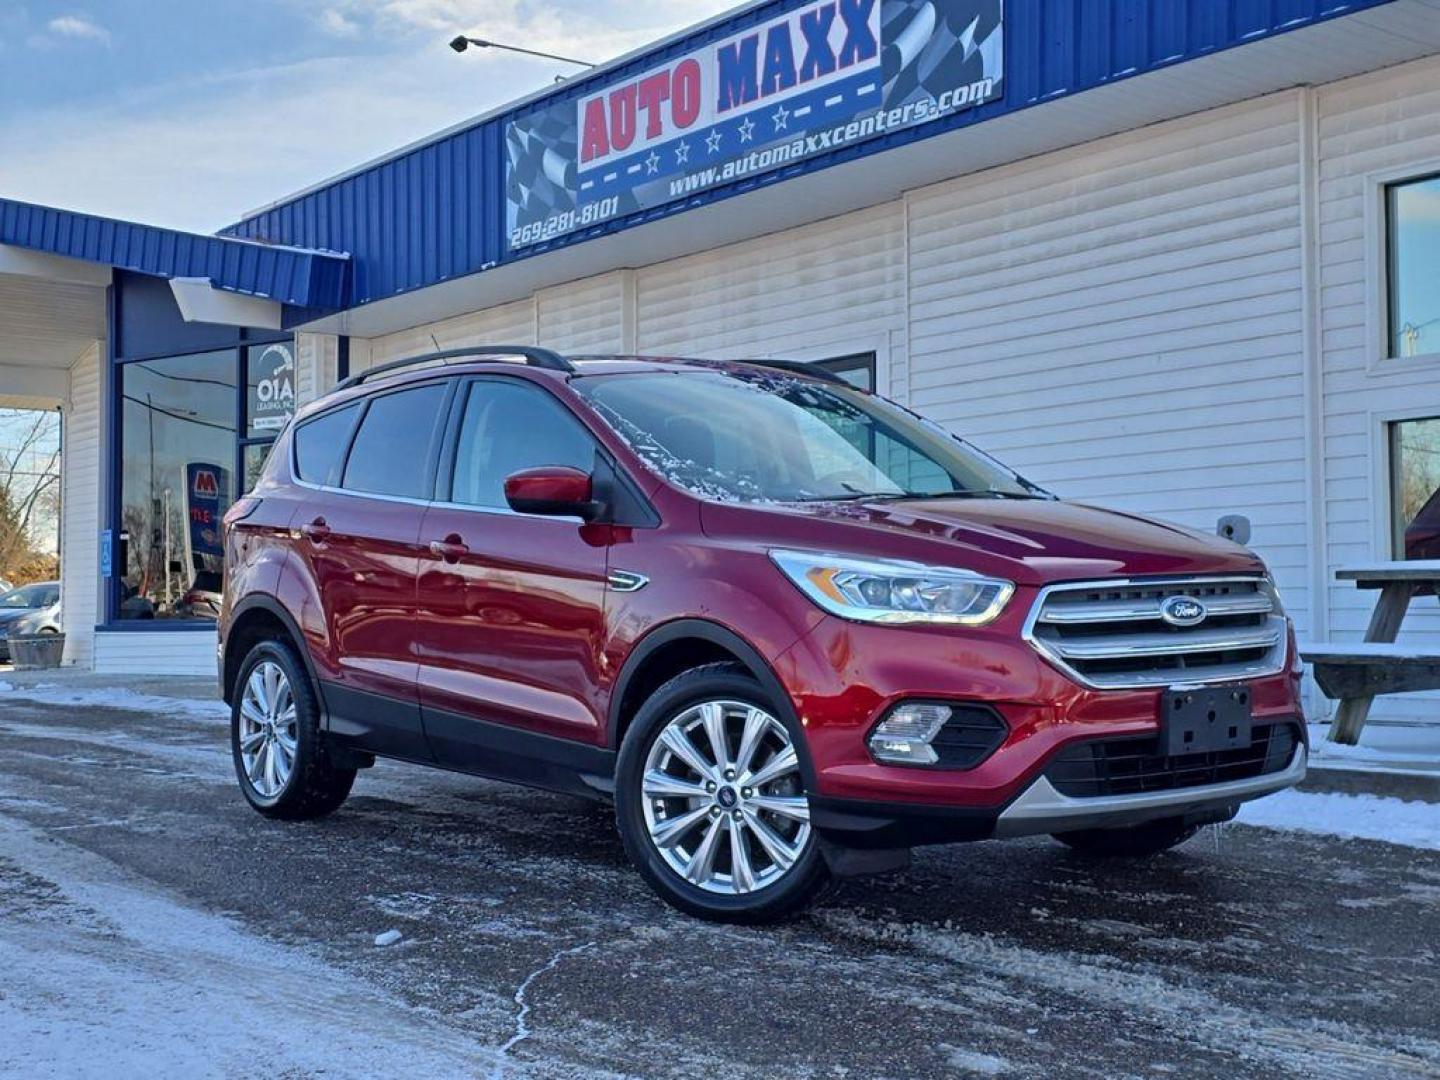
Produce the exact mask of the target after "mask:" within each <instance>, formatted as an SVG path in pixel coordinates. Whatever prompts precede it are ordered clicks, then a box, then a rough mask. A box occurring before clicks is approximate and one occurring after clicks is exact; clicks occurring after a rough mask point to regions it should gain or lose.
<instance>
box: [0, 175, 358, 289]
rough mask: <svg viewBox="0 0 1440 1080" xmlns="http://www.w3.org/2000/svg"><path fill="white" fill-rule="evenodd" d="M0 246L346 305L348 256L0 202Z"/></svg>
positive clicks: (19, 203) (216, 284)
mask: <svg viewBox="0 0 1440 1080" xmlns="http://www.w3.org/2000/svg"><path fill="white" fill-rule="evenodd" d="M0 244H10V245H13V246H15V247H22V248H28V249H30V250H32V251H41V252H45V253H47V254H50V255H61V256H64V257H66V258H70V259H82V260H84V261H86V262H92V263H99V264H102V265H107V266H114V267H117V268H119V269H122V270H133V271H136V272H138V273H142V274H151V275H154V276H157V277H165V278H208V279H209V280H210V283H211V284H212V285H214V286H215V288H217V289H225V290H227V291H229V292H235V293H244V294H245V295H247V296H255V297H260V298H263V299H266V300H275V301H277V302H279V303H281V304H286V305H290V306H294V307H306V308H317V309H324V310H329V311H335V310H338V309H340V308H342V307H344V306H345V301H346V284H347V282H346V270H347V267H348V265H349V259H348V257H347V256H344V255H338V254H335V253H334V252H332V251H313V250H305V249H302V248H298V247H288V246H280V245H269V244H260V243H255V242H253V241H247V240H241V239H236V238H233V237H227V236H204V235H200V234H197V233H187V232H179V231H177V230H175V229H161V228H156V227H155V226H153V225H138V224H135V223H134V222H129V221H116V220H113V219H110V218H102V217H96V216H95V215H93V214H79V213H75V212H73V211H69V210H57V209H54V208H52V207H48V206H35V205H33V204H31V203H23V202H15V201H14V200H11V199H0Z"/></svg>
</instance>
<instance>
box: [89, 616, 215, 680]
mask: <svg viewBox="0 0 1440 1080" xmlns="http://www.w3.org/2000/svg"><path fill="white" fill-rule="evenodd" d="M218 642H219V638H218V636H217V635H216V633H215V631H214V630H110V631H105V630H101V631H99V632H98V633H96V635H95V670H96V671H98V672H101V673H102V674H114V675H183V676H186V677H188V678H205V677H207V676H212V675H215V674H216V668H215V648H216V645H217V644H218ZM217 693H218V691H217Z"/></svg>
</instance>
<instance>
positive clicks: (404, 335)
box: [350, 300, 535, 374]
mask: <svg viewBox="0 0 1440 1080" xmlns="http://www.w3.org/2000/svg"><path fill="white" fill-rule="evenodd" d="M533 344H535V301H534V300H520V301H517V302H516V303H513V304H505V305H503V306H502V307H497V308H490V309H489V310H487V311H477V312H474V313H473V314H470V315H461V316H459V317H458V318H454V319H446V320H445V321H444V322H437V323H430V324H428V325H425V326H416V327H412V328H411V329H409V330H402V331H400V332H399V333H398V334H387V335H386V336H385V337H378V338H372V339H370V340H369V341H368V342H367V341H360V340H358V339H357V340H355V341H353V342H352V343H351V352H350V370H351V373H352V374H354V373H356V372H360V371H364V370H365V369H366V368H368V367H374V366H378V365H380V364H385V363H389V362H390V361H391V360H403V359H405V358H406V357H407V356H420V355H422V354H424V353H428V352H435V351H436V347H437V346H438V347H439V348H440V349H441V350H444V349H463V348H464V347H466V346H467V345H533Z"/></svg>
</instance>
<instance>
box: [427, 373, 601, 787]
mask: <svg viewBox="0 0 1440 1080" xmlns="http://www.w3.org/2000/svg"><path fill="white" fill-rule="evenodd" d="M454 409H455V415H456V419H455V421H454V423H453V425H452V427H453V430H452V434H451V436H450V445H449V448H448V453H447V455H446V457H447V464H448V465H449V467H442V470H441V482H440V486H439V489H438V490H437V493H436V494H437V501H436V504H435V505H434V506H432V507H431V508H430V510H429V511H428V512H427V514H426V516H425V523H424V528H423V530H422V534H421V542H422V547H423V548H424V550H423V551H422V553H421V556H420V560H421V562H420V588H419V598H418V604H419V616H420V619H419V623H420V625H419V662H420V669H419V680H420V699H421V704H422V706H423V709H424V715H425V729H426V732H427V733H428V735H429V736H430V740H431V744H432V746H433V747H434V749H435V751H436V753H437V755H438V756H440V757H441V758H443V759H444V760H446V762H447V763H449V764H453V765H456V766H458V767H461V768H470V769H475V770H476V771H481V772H490V773H492V774H500V773H503V772H505V770H504V769H499V768H496V767H495V763H494V761H493V758H494V756H495V755H496V754H497V753H503V752H505V750H506V749H509V748H513V749H514V750H515V752H516V753H518V754H520V755H521V756H524V755H526V754H527V753H537V752H540V749H539V748H537V746H536V744H535V743H533V742H528V743H527V741H526V740H524V739H523V738H521V739H520V740H519V744H516V743H515V742H514V741H513V740H509V739H507V738H506V737H505V733H506V731H507V730H509V731H511V732H523V733H527V734H538V735H546V736H559V737H561V738H566V739H572V740H578V741H582V742H588V743H601V742H603V740H604V722H603V718H602V716H601V715H600V713H599V705H598V689H597V688H598V686H599V683H600V681H601V675H600V670H599V663H600V654H601V648H602V643H603V641H604V629H605V574H606V558H607V545H608V543H609V541H610V536H611V529H610V528H609V527H608V526H603V525H586V524H585V523H584V522H583V521H581V520H580V519H579V518H563V517H539V516H531V515H525V514H517V513H515V512H514V511H512V510H511V509H510V508H509V507H508V505H507V504H506V501H505V495H504V484H505V478H506V477H508V476H510V475H512V474H513V473H515V472H518V471H520V470H522V469H529V468H537V467H539V466H544V465H568V466H572V467H575V468H578V469H582V470H584V471H585V472H592V471H594V470H595V468H596V443H595V440H594V438H593V436H592V435H591V434H590V433H589V432H588V431H587V430H586V429H585V427H584V425H582V424H581V423H580V421H579V420H577V419H576V418H575V416H574V415H573V414H572V413H571V412H570V411H569V410H568V409H567V408H566V407H565V406H564V405H563V404H562V403H561V402H560V401H559V400H558V399H557V398H555V397H554V396H553V395H551V394H550V393H549V392H548V391H546V390H545V389H543V388H542V387H540V386H537V385H535V384H534V383H532V382H530V381H527V380H523V379H519V378H507V377H504V376H496V377H493V378H491V377H482V378H475V379H472V380H469V381H467V382H465V383H464V384H462V385H461V386H460V387H459V389H458V390H457V396H456V400H455V405H454ZM432 544H433V545H435V547H434V549H433V550H432V549H431V547H430V545H432ZM497 729H499V730H497Z"/></svg>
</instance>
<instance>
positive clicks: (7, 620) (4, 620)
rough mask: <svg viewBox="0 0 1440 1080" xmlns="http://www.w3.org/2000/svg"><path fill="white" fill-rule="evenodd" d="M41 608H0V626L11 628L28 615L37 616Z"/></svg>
mask: <svg viewBox="0 0 1440 1080" xmlns="http://www.w3.org/2000/svg"><path fill="white" fill-rule="evenodd" d="M40 610H41V609H40V608H0V626H9V625H10V624H11V623H13V622H18V621H19V620H20V619H23V618H25V616H27V615H35V614H37V613H38V612H39V611H40Z"/></svg>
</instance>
